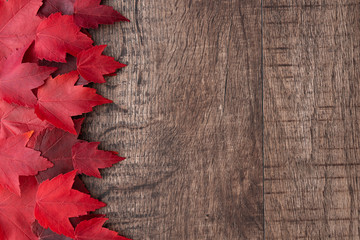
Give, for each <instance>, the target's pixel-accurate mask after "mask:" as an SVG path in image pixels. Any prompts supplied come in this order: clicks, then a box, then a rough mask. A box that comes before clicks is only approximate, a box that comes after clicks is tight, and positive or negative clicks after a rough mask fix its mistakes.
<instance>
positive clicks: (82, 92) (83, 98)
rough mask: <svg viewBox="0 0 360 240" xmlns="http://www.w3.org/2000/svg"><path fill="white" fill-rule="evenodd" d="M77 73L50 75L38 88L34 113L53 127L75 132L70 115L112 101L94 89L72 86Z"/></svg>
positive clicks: (75, 114) (81, 112)
mask: <svg viewBox="0 0 360 240" xmlns="http://www.w3.org/2000/svg"><path fill="white" fill-rule="evenodd" d="M77 80H78V74H77V73H76V72H71V73H68V74H64V75H59V76H57V77H56V78H52V77H50V78H49V79H48V80H47V81H46V83H45V85H43V86H42V87H40V88H39V89H38V103H37V105H36V107H35V113H36V115H38V117H39V118H40V119H43V120H47V121H48V122H50V123H51V124H53V125H54V126H55V127H58V128H61V129H64V130H65V131H68V132H70V133H73V134H77V133H76V130H75V128H74V123H73V120H72V118H71V116H77V115H81V114H83V113H87V112H90V111H92V107H94V106H97V105H101V104H105V103H111V102H112V101H110V100H108V99H106V98H104V97H102V96H100V95H98V94H96V90H95V89H92V88H87V87H83V86H74V84H75V83H76V81H77Z"/></svg>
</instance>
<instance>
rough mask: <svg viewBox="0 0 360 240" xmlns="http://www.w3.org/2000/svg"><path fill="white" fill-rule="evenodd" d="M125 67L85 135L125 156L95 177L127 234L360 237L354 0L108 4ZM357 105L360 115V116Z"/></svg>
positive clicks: (96, 188)
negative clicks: (123, 19) (122, 19)
mask: <svg viewBox="0 0 360 240" xmlns="http://www.w3.org/2000/svg"><path fill="white" fill-rule="evenodd" d="M104 3H105V4H108V5H112V6H114V7H115V8H116V9H117V10H119V11H120V12H122V13H123V14H124V15H125V16H127V17H128V18H129V19H131V23H123V24H116V25H114V26H102V27H100V29H99V30H96V31H95V32H94V34H95V41H96V43H97V44H108V46H109V47H108V48H107V50H106V53H107V54H109V55H112V56H114V57H115V58H116V59H118V60H120V61H121V62H124V63H128V64H129V66H128V67H127V68H125V69H123V70H122V71H121V72H120V73H119V75H118V76H117V77H113V78H109V81H108V82H107V84H104V85H101V86H95V87H96V88H97V89H98V90H99V92H100V93H102V94H103V95H105V96H106V97H108V98H110V99H113V100H114V104H110V105H107V106H102V107H98V108H96V110H95V112H94V113H92V114H89V115H88V116H87V120H86V124H85V130H84V133H83V137H84V138H86V139H88V140H93V141H94V140H98V141H102V145H101V146H102V148H103V149H106V150H114V151H118V152H120V154H121V155H122V156H125V157H127V158H128V159H127V160H126V161H124V162H122V163H119V164H117V165H115V167H113V168H111V169H108V170H105V171H103V174H104V179H103V180H97V179H93V178H87V179H85V180H86V183H87V185H88V186H89V188H90V190H91V192H92V193H93V194H94V195H95V196H96V197H98V198H100V199H101V200H103V201H105V202H106V203H108V207H107V208H105V209H104V210H103V212H104V213H106V214H108V216H109V217H110V220H109V222H108V227H109V228H111V229H113V230H117V231H119V232H120V233H121V234H123V235H125V236H127V237H130V238H133V239H156V240H162V239H164V240H168V239H170V240H171V239H186V240H201V239H219V240H227V239H230V240H232V239H286V240H292V239H342V240H343V239H359V227H360V225H359V203H360V202H359V198H360V195H359V187H360V186H359V181H358V180H359V175H360V173H358V172H359V170H360V169H359V166H360V161H359V157H358V154H359V152H360V151H359V146H360V125H359V121H358V116H359V117H360V111H359V107H360V94H359V93H360V82H359V79H360V78H359V77H360V76H359V75H360V74H359V73H360V68H359V66H358V64H359V62H360V59H359V57H360V48H359V44H360V1H359V0H262V1H261V0H142V1H141V0H140V1H139V0H111V1H110V0H108V1H104ZM358 111H359V112H358Z"/></svg>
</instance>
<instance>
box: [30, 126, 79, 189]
mask: <svg viewBox="0 0 360 240" xmlns="http://www.w3.org/2000/svg"><path fill="white" fill-rule="evenodd" d="M82 122H83V119H76V120H75V121H74V123H75V130H76V132H77V134H76V135H74V134H71V133H69V132H66V131H63V130H61V129H57V128H54V129H46V130H43V131H42V132H41V133H40V134H39V136H38V137H37V138H36V141H35V143H34V144H33V145H32V146H29V147H32V148H34V149H35V150H38V151H40V152H41V155H42V156H43V157H46V158H47V159H48V160H49V161H50V162H52V163H53V164H54V167H52V168H49V169H47V170H46V171H42V172H40V173H39V174H38V175H37V176H36V178H37V180H38V181H39V182H43V181H45V180H46V179H51V178H53V177H55V176H57V175H59V174H61V173H67V172H70V171H72V170H73V169H74V168H73V164H72V153H71V148H72V146H73V145H74V144H75V143H76V142H77V141H79V140H78V139H77V138H78V134H79V133H80V128H81V124H82Z"/></svg>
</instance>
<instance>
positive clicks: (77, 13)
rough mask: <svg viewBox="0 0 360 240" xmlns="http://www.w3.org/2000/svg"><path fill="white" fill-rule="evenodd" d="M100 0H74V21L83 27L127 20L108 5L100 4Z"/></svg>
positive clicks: (93, 26) (94, 26)
mask: <svg viewBox="0 0 360 240" xmlns="http://www.w3.org/2000/svg"><path fill="white" fill-rule="evenodd" d="M100 3H101V0H76V1H75V4H74V21H75V23H76V24H77V25H79V26H80V27H83V28H97V27H98V25H99V24H112V23H114V22H118V21H129V19H127V18H126V17H124V16H122V15H121V14H120V13H118V12H117V11H115V10H114V9H113V8H112V7H110V6H105V5H100Z"/></svg>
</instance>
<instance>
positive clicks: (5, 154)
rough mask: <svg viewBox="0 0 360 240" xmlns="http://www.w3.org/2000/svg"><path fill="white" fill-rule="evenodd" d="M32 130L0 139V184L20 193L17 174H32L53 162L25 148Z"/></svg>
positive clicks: (50, 165)
mask: <svg viewBox="0 0 360 240" xmlns="http://www.w3.org/2000/svg"><path fill="white" fill-rule="evenodd" d="M31 135H32V132H28V133H25V134H21V135H16V136H13V137H9V138H7V139H1V140H0V172H1V174H0V184H1V185H2V186H4V187H5V188H7V189H9V190H10V191H11V192H14V193H17V194H19V195H20V187H19V176H33V175H36V174H37V173H38V172H39V171H42V170H45V169H47V168H49V167H52V166H53V164H52V163H51V162H49V161H48V160H46V159H45V158H43V157H41V156H40V152H38V151H35V150H34V149H31V148H27V147H26V144H27V142H28V141H29V139H30V137H31Z"/></svg>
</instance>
